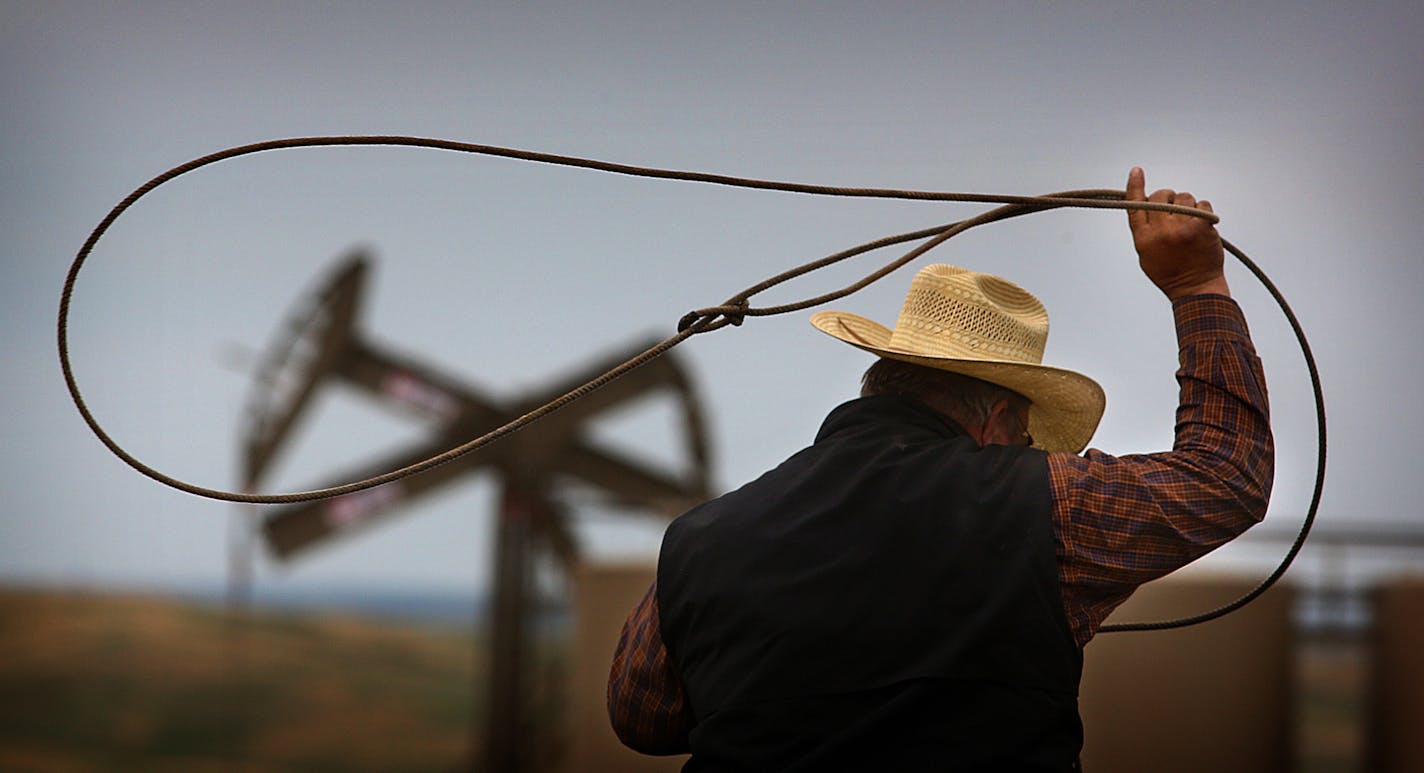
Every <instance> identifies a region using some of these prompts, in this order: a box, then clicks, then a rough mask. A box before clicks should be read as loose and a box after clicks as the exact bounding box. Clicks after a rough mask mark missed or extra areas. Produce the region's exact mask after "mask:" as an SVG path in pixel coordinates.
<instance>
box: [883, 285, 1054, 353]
mask: <svg viewBox="0 0 1424 773" xmlns="http://www.w3.org/2000/svg"><path fill="white" fill-rule="evenodd" d="M1047 342H1048V311H1047V309H1045V308H1044V307H1043V304H1042V303H1041V302H1040V301H1039V300H1038V298H1035V297H1034V296H1033V294H1032V293H1030V292H1028V291H1027V290H1025V289H1023V288H1022V287H1019V286H1018V285H1016V284H1014V283H1013V282H1010V281H1008V280H1007V279H1002V278H1000V277H997V276H992V275H989V274H980V273H977V272H974V271H968V270H965V269H962V268H958V267H956V266H946V265H943V264H940V265H932V266H926V267H925V269H924V270H922V271H920V272H919V273H918V274H916V275H915V278H914V280H913V281H912V282H911V283H910V289H909V292H908V293H906V295H905V305H904V306H903V307H901V309H900V318H899V320H898V321H897V322H896V323H895V329H894V331H893V332H892V333H891V335H890V342H889V344H890V345H889V348H891V349H895V350H899V351H904V352H915V353H918V354H927V355H931V356H938V357H954V358H964V359H981V360H1002V361H1009V362H1026V363H1032V364H1035V365H1037V364H1039V363H1042V362H1043V349H1044V346H1045V345H1046V344H1047Z"/></svg>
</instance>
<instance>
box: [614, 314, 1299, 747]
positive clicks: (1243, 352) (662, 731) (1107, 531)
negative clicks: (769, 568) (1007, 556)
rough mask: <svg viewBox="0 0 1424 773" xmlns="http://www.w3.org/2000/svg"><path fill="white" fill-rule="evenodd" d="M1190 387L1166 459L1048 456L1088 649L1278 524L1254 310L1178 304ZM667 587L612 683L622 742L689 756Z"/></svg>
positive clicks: (621, 650)
mask: <svg viewBox="0 0 1424 773" xmlns="http://www.w3.org/2000/svg"><path fill="white" fill-rule="evenodd" d="M1172 310H1173V314H1174V315H1175V317H1176V323H1177V341H1178V345H1179V358H1180V363H1181V367H1180V369H1179V370H1178V371H1177V381H1178V383H1179V384H1180V387H1181V393H1180V398H1179V404H1178V407H1177V428H1176V442H1175V443H1174V444H1173V447H1172V450H1171V451H1169V452H1164V453H1157V454H1136V455H1130V456H1110V455H1108V454H1104V453H1102V452H1100V451H1096V450H1091V449H1090V450H1089V451H1087V452H1086V453H1085V454H1084V455H1082V456H1076V455H1073V454H1064V453H1054V454H1049V455H1048V470H1049V485H1050V487H1051V490H1052V497H1053V532H1054V536H1055V538H1056V540H1055V541H1056V545H1057V557H1058V579H1059V587H1060V590H1061V592H1062V595H1063V607H1064V610H1065V612H1066V613H1067V616H1068V623H1069V626H1070V628H1071V629H1072V632H1073V636H1074V638H1075V639H1076V640H1077V642H1078V645H1079V646H1080V647H1081V646H1083V645H1084V644H1087V642H1088V640H1089V639H1091V638H1093V634H1094V633H1095V632H1096V631H1097V630H1098V626H1100V625H1101V624H1102V622H1103V620H1104V619H1105V618H1106V617H1107V616H1108V614H1109V613H1111V612H1112V611H1113V609H1115V608H1116V607H1117V606H1118V605H1119V604H1121V603H1122V602H1123V601H1125V600H1126V599H1127V597H1128V596H1130V595H1131V594H1132V592H1133V590H1135V589H1136V588H1137V586H1139V585H1141V584H1143V583H1145V582H1148V581H1149V580H1153V579H1156V578H1158V577H1161V576H1163V575H1165V574H1168V573H1170V572H1172V571H1174V570H1176V569H1178V568H1180V567H1182V566H1184V565H1186V564H1188V563H1190V562H1191V561H1193V560H1195V559H1197V558H1199V557H1201V556H1202V555H1204V554H1205V553H1207V552H1209V551H1211V550H1212V549H1214V548H1216V547H1218V546H1220V545H1221V544H1223V543H1225V542H1227V541H1229V540H1231V539H1232V538H1233V537H1236V536H1237V535H1239V534H1240V533H1242V532H1243V531H1245V530H1246V529H1247V528H1248V527H1250V526H1251V525H1252V524H1254V523H1256V522H1257V521H1259V520H1260V519H1261V518H1262V517H1264V516H1265V512H1266V503H1267V500H1268V498H1269V496H1270V488H1271V478H1272V474H1273V465H1274V450H1273V447H1272V441H1271V429H1270V423H1269V413H1268V407H1267V402H1266V381H1265V377H1264V376H1263V375H1262V371H1261V363H1260V360H1259V359H1257V357H1256V353H1255V349H1254V348H1253V347H1252V345H1251V338H1250V334H1249V332H1248V331H1247V329H1246V320H1245V319H1244V318H1243V317H1242V315H1241V309H1240V308H1239V307H1238V306H1237V305H1236V303H1235V302H1234V301H1232V300H1231V299H1229V298H1227V297H1225V296H1219V295H1200V296H1194V297H1190V298H1184V299H1181V300H1178V301H1176V302H1175V303H1173V305H1172ZM656 590H657V588H656V586H654V587H652V588H649V589H648V592H647V594H646V595H645V596H644V597H643V600H642V601H641V602H640V603H639V604H638V606H637V607H636V608H635V609H634V610H633V612H632V614H630V615H629V617H628V620H627V623H626V624H625V625H624V627H623V635H622V637H621V639H620V640H619V642H618V648H617V650H616V652H615V653H614V656H613V668H612V671H611V673H610V674H609V679H608V712H609V718H610V719H611V720H612V723H613V728H614V730H615V731H616V732H617V733H618V737H619V738H620V739H622V741H623V742H624V743H625V744H627V745H628V746H630V747H632V748H634V749H637V750H638V751H641V752H644V753H648V754H678V753H684V752H687V751H688V741H687V738H688V732H689V731H690V730H691V729H692V724H693V719H692V712H691V710H690V709H689V707H688V705H687V699H686V696H685V695H684V693H683V689H682V682H681V680H680V679H679V678H678V675H677V672H676V670H675V668H674V667H673V664H672V663H671V661H670V660H669V658H668V652H667V649H666V647H665V646H664V645H663V641H662V636H661V634H660V632H659V622H658V605H657V593H656Z"/></svg>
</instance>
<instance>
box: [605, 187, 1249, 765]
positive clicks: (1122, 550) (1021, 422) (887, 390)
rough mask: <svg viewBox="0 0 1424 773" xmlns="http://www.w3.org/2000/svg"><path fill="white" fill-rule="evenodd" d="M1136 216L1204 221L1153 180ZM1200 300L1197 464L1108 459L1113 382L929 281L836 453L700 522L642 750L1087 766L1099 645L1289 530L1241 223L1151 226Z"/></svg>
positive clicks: (1194, 402)
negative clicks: (1242, 295) (1152, 584)
mask: <svg viewBox="0 0 1424 773" xmlns="http://www.w3.org/2000/svg"><path fill="white" fill-rule="evenodd" d="M1126 198H1127V199H1128V200H1130V201H1154V202H1166V203H1172V204H1177V205H1181V206H1184V207H1195V208H1198V209H1201V210H1203V211H1206V212H1211V204H1210V203H1208V202H1207V201H1204V200H1203V201H1200V202H1198V201H1196V199H1195V198H1194V197H1193V196H1192V195H1191V194H1189V193H1185V192H1181V193H1178V192H1174V191H1172V190H1165V189H1164V190H1159V191H1156V192H1155V193H1153V194H1152V195H1151V196H1147V195H1145V181H1144V176H1143V173H1142V170H1141V169H1137V168H1134V169H1133V170H1132V171H1131V172H1130V173H1129V175H1128V182H1127V190H1126ZM1128 224H1129V227H1130V229H1131V232H1132V237H1133V241H1134V245H1135V247H1136V250H1137V254H1138V257H1139V264H1140V266H1141V268H1142V270H1143V272H1144V273H1145V274H1146V275H1147V277H1148V278H1149V279H1150V280H1151V281H1152V282H1153V283H1155V284H1156V285H1157V287H1158V288H1160V289H1161V290H1162V292H1163V293H1164V294H1165V295H1166V296H1167V298H1168V299H1169V300H1170V301H1171V304H1172V312H1173V314H1174V317H1175V320H1176V327H1177V339H1178V343H1179V358H1180V369H1179V370H1178V372H1177V378H1178V382H1179V385H1180V404H1179V408H1178V410H1177V424H1176V441H1175V443H1174V445H1173V448H1172V450H1171V451H1167V452H1162V453H1155V454H1143V455H1132V456H1121V457H1115V456H1111V455H1108V454H1105V453H1102V452H1100V451H1097V450H1089V451H1087V452H1086V453H1081V452H1082V449H1083V448H1084V447H1085V446H1086V445H1087V443H1088V441H1089V439H1090V438H1091V436H1092V434H1093V431H1094V429H1095V428H1096V426H1097V424H1098V420H1099V418H1100V417H1101V415H1102V412H1103V407H1104V399H1103V392H1102V389H1101V388H1100V387H1099V386H1098V385H1097V384H1096V383H1095V382H1094V381H1092V380H1091V379H1089V378H1087V377H1086V376H1083V375H1080V374H1077V373H1074V372H1072V371H1068V370H1062V369H1059V368H1053V367H1049V366H1046V365H1043V364H1042V355H1043V348H1044V344H1045V342H1046V339H1047V334H1048V316H1047V313H1046V312H1045V311H1044V308H1043V305H1042V304H1041V303H1040V302H1039V301H1038V299H1037V298H1035V297H1034V296H1033V295H1031V294H1029V293H1028V292H1027V291H1025V290H1023V289H1022V288H1020V287H1019V286H1017V285H1015V284H1013V283H1011V282H1009V281H1007V280H1004V279H1000V278H998V277H994V276H989V275H986V274H979V273H975V272H972V271H967V270H964V269H961V268H954V267H951V266H943V265H937V266H928V267H926V268H924V269H923V270H921V271H920V272H919V274H918V275H917V276H916V277H915V278H914V280H913V281H912V283H911V286H910V290H909V293H908V295H907V297H906V300H905V304H904V307H903V308H902V310H901V312H900V317H899V320H898V321H897V322H896V324H895V327H894V328H893V329H887V328H886V327H884V326H882V325H880V324H877V323H875V322H872V321H870V320H868V319H864V318H862V317H858V316H855V315H852V314H847V313H843V312H822V313H819V314H816V315H814V316H813V317H812V319H811V321H812V324H814V325H815V326H816V327H817V328H818V329H820V330H821V331H823V332H825V333H828V334H830V335H832V336H834V337H835V338H837V339H839V340H842V341H844V342H846V343H849V344H851V345H853V346H856V347H859V348H861V349H864V350H866V351H869V352H872V353H874V354H876V355H878V356H879V358H880V359H879V360H877V361H876V362H875V363H874V364H873V365H871V366H870V369H869V370H868V371H867V372H866V374H865V376H864V379H863V382H862V383H863V388H862V391H861V394H862V396H861V397H860V398H859V399H857V400H852V401H851V402H848V403H846V404H844V405H841V406H840V407H838V408H836V409H835V410H833V411H832V412H831V413H830V415H829V416H828V417H827V418H826V420H825V422H824V424H823V425H822V427H821V430H820V432H819V433H818V434H817V436H816V438H815V441H814V443H812V445H810V446H809V447H807V448H806V449H804V450H802V451H800V452H799V453H797V454H795V455H793V456H792V457H791V458H789V459H788V460H786V461H785V462H784V463H782V464H781V465H780V466H778V467H777V468H775V469H774V470H771V471H770V472H767V473H766V474H765V475H763V476H762V477H760V478H758V479H757V480H755V481H753V482H751V483H748V484H746V485H745V486H743V487H742V488H740V489H737V490H735V491H733V492H731V493H728V494H726V495H724V496H722V497H720V498H718V499H715V500H713V501H711V502H707V503H705V504H703V505H700V506H698V507H696V508H694V509H692V510H690V511H689V512H687V513H685V514H684V515H682V516H681V517H679V518H678V519H677V520H675V521H674V522H673V523H672V524H671V525H670V526H669V528H668V530H667V533H666V535H665V536H664V539H663V545H662V551H661V554H660V556H659V560H658V572H657V579H656V582H655V583H654V584H653V586H652V587H651V588H650V589H649V591H648V593H647V595H646V596H645V597H644V599H643V601H642V602H641V603H640V604H639V605H638V606H637V607H636V608H635V609H634V610H633V612H632V614H631V615H630V616H629V619H628V621H627V624H626V625H625V627H624V631H623V636H622V639H621V641H620V642H619V644H618V649H617V652H616V654H615V658H614V663H613V668H612V672H611V674H610V679H609V690H608V700H609V712H610V717H611V719H612V722H613V726H614V729H615V730H616V731H617V733H618V735H619V737H620V738H621V739H622V740H623V742H624V743H625V744H627V745H628V746H630V747H632V748H634V749H637V750H639V751H642V752H645V753H649V754H677V753H688V752H690V753H691V755H692V756H691V758H690V759H689V761H688V762H687V764H686V767H685V768H684V770H686V771H701V770H718V771H721V770H738V771H741V770H755V771H763V770H798V771H801V770H805V771H819V770H895V771H917V770H992V771H1006V770H1014V771H1019V770H1044V771H1049V770H1072V769H1075V767H1076V764H1077V758H1078V754H1079V750H1080V748H1081V746H1082V733H1083V731H1082V723H1081V721H1080V719H1079V715H1078V706H1077V693H1078V682H1079V676H1080V673H1081V668H1082V650H1083V646H1084V645H1085V644H1087V642H1088V641H1089V640H1090V639H1091V638H1092V637H1093V634H1094V633H1095V632H1096V631H1097V629H1098V627H1099V625H1100V624H1101V623H1102V621H1103V619H1104V618H1106V617H1107V616H1108V613H1110V612H1111V611H1112V610H1113V609H1114V608H1115V607H1117V606H1118V605H1119V604H1121V603H1122V602H1123V601H1125V600H1126V599H1127V597H1128V596H1129V595H1130V594H1131V593H1132V592H1133V590H1134V589H1136V588H1137V587H1138V586H1139V585H1141V584H1142V583H1145V582H1147V581H1149V580H1152V579H1155V578H1157V577H1161V576H1163V575H1165V574H1167V573H1169V572H1171V571H1173V570H1175V569H1177V568H1179V567H1181V566H1183V565H1185V564H1187V563H1189V562H1191V561H1193V560H1194V559H1196V558H1198V557H1200V556H1202V555H1203V554H1205V553H1207V552H1208V551H1210V550H1212V549H1213V548H1215V547H1217V546H1219V545H1221V544H1223V543H1225V542H1227V541H1229V540H1231V539H1232V538H1234V537H1236V536H1237V535H1239V534H1240V533H1242V532H1243V531H1245V530H1246V529H1247V528H1248V527H1250V526H1251V525H1253V524H1254V523H1256V522H1258V521H1259V520H1260V519H1261V518H1263V517H1264V515H1265V511H1266V505H1267V500H1268V498H1269V492H1270V485H1271V477H1272V467H1273V449H1272V441H1271V434H1270V427H1269V419H1268V415H1267V402H1266V387H1265V380H1264V377H1263V375H1262V371H1261V366H1260V362H1259V360H1258V359H1257V357H1256V355H1255V351H1254V349H1253V347H1252V344H1251V339H1250V337H1249V334H1248V332H1247V329H1246V323H1245V320H1244V318H1243V317H1242V314H1241V310H1240V309H1239V308H1238V307H1237V305H1236V303H1235V302H1234V301H1233V300H1232V299H1231V297H1230V290H1229V288H1228V287H1227V284H1226V279H1225V277H1224V275H1223V274H1222V245H1221V240H1220V238H1219V236H1218V235H1217V233H1216V229H1215V228H1214V227H1213V226H1212V225H1211V224H1210V223H1209V222H1208V221H1206V220H1204V219H1202V218H1197V217H1192V216H1190V215H1185V214H1177V213H1163V212H1149V211H1143V210H1129V212H1128Z"/></svg>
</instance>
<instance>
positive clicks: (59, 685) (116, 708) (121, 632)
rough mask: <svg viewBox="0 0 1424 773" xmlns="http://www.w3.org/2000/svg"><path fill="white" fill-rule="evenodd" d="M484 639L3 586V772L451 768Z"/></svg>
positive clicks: (461, 759)
mask: <svg viewBox="0 0 1424 773" xmlns="http://www.w3.org/2000/svg"><path fill="white" fill-rule="evenodd" d="M476 644H477V642H476V641H475V638H474V636H473V634H472V633H469V632H462V631H458V630H452V629H449V628H443V629H442V628H437V627H430V626H424V627H422V626H411V625H396V624H389V623H381V622H376V621H372V620H363V619H360V618H355V617H333V616H309V615H296V614H285V613H270V612H258V613H252V614H250V615H242V616H235V615H232V614H230V613H228V612H226V611H224V610H222V609H220V608H214V607H207V606H201V605H197V604H193V603H191V602H181V601H175V600H172V599H166V598H159V597H144V596H115V595H101V594H81V593H66V592H57V591H35V590H15V589H8V590H6V589H0V770H7V771H8V770H37V771H48V770H85V769H95V768H102V769H107V770H146V771H147V770H183V771H202V770H223V771H232V770H239V771H241V770H251V771H262V770H303V771H320V770H361V769H382V770H392V769H398V770H450V769H456V768H460V767H462V766H465V765H467V764H468V760H469V759H470V755H471V754H472V752H474V751H476V750H473V749H471V727H472V722H474V721H477V720H479V719H480V716H476V713H477V712H482V707H481V706H480V704H481V703H482V701H481V700H472V699H471V696H472V690H473V688H472V684H473V683H474V679H475V678H476V673H477V672H478V671H482V670H483V667H484V666H483V662H482V661H477V658H478V657H480V653H482V649H480V648H477V647H476Z"/></svg>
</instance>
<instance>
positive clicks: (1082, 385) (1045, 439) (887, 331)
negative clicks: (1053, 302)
mask: <svg viewBox="0 0 1424 773" xmlns="http://www.w3.org/2000/svg"><path fill="white" fill-rule="evenodd" d="M811 324H812V325H814V326H815V327H816V328H817V329H818V330H820V331H821V332H823V333H826V334H827V335H830V336H834V337H835V338H838V339H840V340H842V341H844V342H846V343H848V344H850V345H851V346H854V347H856V348H859V349H863V350H865V351H867V352H873V353H874V354H877V355H879V356H881V357H888V358H890V359H894V360H901V361H904V362H910V363H914V364H916V365H923V366H925V367H927V368H936V369H939V370H946V371H950V372H952V373H959V374H961V375H964V376H970V377H972V378H977V379H979V380H981V381H987V382H989V383H991V384H997V385H999V386H1001V387H1004V388H1006V389H1011V390H1013V391H1015V392H1018V393H1019V394H1021V395H1023V396H1024V397H1026V398H1028V400H1029V402H1030V403H1031V405H1032V406H1033V407H1032V409H1031V410H1030V412H1029V416H1028V431H1029V434H1031V435H1032V436H1033V438H1034V445H1035V446H1037V447H1039V448H1042V449H1045V450H1049V451H1067V452H1069V453H1077V452H1078V451H1081V450H1082V449H1083V447H1084V446H1086V445H1087V443H1088V440H1089V439H1090V438H1091V437H1092V436H1093V430H1094V429H1095V428H1096V427H1097V426H1098V420H1099V419H1101V418H1102V415H1103V407H1104V404H1105V397H1104V395H1103V388H1102V387H1101V386H1099V385H1098V383H1097V382H1096V381H1093V380H1092V379H1090V378H1088V377H1087V376H1084V375H1083V374H1081V373H1075V372H1073V371H1071V370H1065V369H1063V368H1056V367H1052V366H1049V365H1044V364H1043V349H1044V346H1045V345H1046V344H1047V343H1048V310H1047V309H1045V308H1044V307H1043V304H1042V303H1041V302H1039V300H1038V299H1037V298H1035V297H1034V296H1033V294H1032V293H1030V292H1029V291H1027V290H1025V289H1023V288H1022V287H1019V286H1018V285H1016V284H1014V283H1013V282H1010V281H1008V280H1007V279H1001V278H1000V277H996V276H992V275H990V274H980V273H978V272H975V271H969V270H967V269H962V268H958V267H955V266H946V265H943V264H939V265H932V266H925V267H924V268H922V269H920V271H919V273H918V274H916V275H915V278H914V280H913V281H912V282H911V283H910V290H909V292H908V293H906V295H905V305H904V306H903V307H901V309H900V319H899V320H898V321H897V322H896V323H895V327H894V329H891V328H887V327H885V326H884V325H882V324H880V323H879V322H876V321H874V320H870V319H866V318H865V317H862V316H860V315H858V314H851V313H850V312H846V311H821V312H817V313H815V314H812V315H811Z"/></svg>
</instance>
